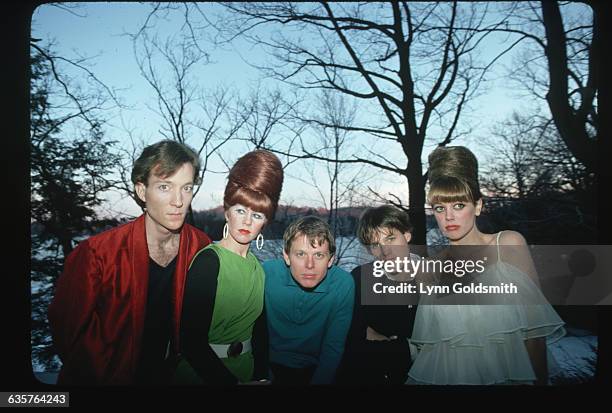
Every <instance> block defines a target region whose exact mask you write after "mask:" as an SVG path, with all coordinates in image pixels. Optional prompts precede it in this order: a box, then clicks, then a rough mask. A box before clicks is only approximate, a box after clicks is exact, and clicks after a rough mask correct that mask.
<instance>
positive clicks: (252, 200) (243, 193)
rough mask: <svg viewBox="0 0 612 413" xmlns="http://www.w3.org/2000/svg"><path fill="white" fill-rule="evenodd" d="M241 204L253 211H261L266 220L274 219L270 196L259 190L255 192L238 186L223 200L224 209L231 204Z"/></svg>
mask: <svg viewBox="0 0 612 413" xmlns="http://www.w3.org/2000/svg"><path fill="white" fill-rule="evenodd" d="M236 204H241V205H244V206H245V207H248V208H251V209H252V210H253V211H256V212H261V213H262V214H264V215H265V216H266V218H267V219H268V221H271V220H272V219H274V217H273V216H272V214H273V211H272V209H273V205H272V201H271V200H270V198H268V197H267V196H266V195H265V194H262V193H261V192H255V191H252V190H250V189H248V188H244V187H238V188H237V189H236V191H234V193H233V194H232V195H231V196H229V197H228V198H227V199H226V200H225V205H224V206H225V209H228V208H229V207H231V206H232V205H236Z"/></svg>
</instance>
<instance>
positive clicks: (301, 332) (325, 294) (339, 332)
mask: <svg viewBox="0 0 612 413" xmlns="http://www.w3.org/2000/svg"><path fill="white" fill-rule="evenodd" d="M263 268H264V271H265V273H266V283H265V307H266V318H267V322H268V333H269V346H270V361H271V362H274V363H278V364H282V365H284V366H287V367H293V368H302V367H307V366H312V365H316V366H317V367H316V370H315V372H314V375H313V377H312V381H311V383H312V384H328V383H331V382H332V381H333V379H334V376H335V374H336V369H337V368H338V364H340V360H341V359H342V354H343V352H344V344H345V341H346V335H347V333H348V330H349V327H350V325H351V318H352V314H353V303H354V297H355V285H354V281H353V277H351V275H350V274H349V273H348V272H346V271H344V270H343V269H341V268H339V267H337V266H335V265H334V266H332V267H331V268H330V269H329V270H328V271H327V275H326V276H325V278H324V279H323V281H321V283H320V284H319V285H317V286H316V287H315V288H314V289H313V290H311V291H307V290H304V289H303V288H302V287H300V285H299V284H298V283H297V282H295V280H294V279H293V277H292V276H291V272H290V270H289V267H288V266H287V265H286V264H285V261H283V260H270V261H266V262H264V264H263Z"/></svg>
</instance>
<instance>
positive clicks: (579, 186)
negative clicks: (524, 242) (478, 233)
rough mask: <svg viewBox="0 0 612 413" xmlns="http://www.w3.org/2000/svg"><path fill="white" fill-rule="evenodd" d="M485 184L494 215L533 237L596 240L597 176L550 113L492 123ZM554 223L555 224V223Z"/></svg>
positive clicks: (490, 214)
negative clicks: (572, 150)
mask: <svg viewBox="0 0 612 413" xmlns="http://www.w3.org/2000/svg"><path fill="white" fill-rule="evenodd" d="M488 143H489V144H490V147H489V151H490V156H489V157H488V158H487V161H486V162H485V163H484V164H483V165H485V166H484V168H483V171H482V172H483V173H482V174H481V176H482V178H483V179H482V180H481V183H482V186H483V188H484V190H483V192H484V193H485V195H487V197H486V211H487V213H486V214H485V215H487V216H488V217H489V218H491V219H493V220H495V221H497V222H498V224H499V225H497V227H496V228H492V229H491V230H497V229H499V228H503V227H508V226H510V227H512V228H517V229H519V228H520V229H521V230H522V231H523V232H524V233H525V236H528V237H529V239H530V241H531V242H536V243H541V242H559V240H558V237H559V233H558V228H560V227H562V228H564V230H565V231H564V237H565V240H566V241H568V242H577V243H578V242H584V241H588V240H589V239H590V241H591V242H594V241H595V235H596V230H595V228H596V225H595V222H596V215H595V212H594V210H593V204H594V203H595V201H596V200H595V199H594V191H593V185H594V177H593V175H592V174H591V173H589V172H588V171H587V169H586V167H585V166H584V165H583V164H582V163H581V162H580V161H578V160H577V159H576V158H574V157H573V156H568V153H569V150H568V149H567V147H566V146H565V143H564V142H563V140H562V139H561V137H560V136H559V133H558V131H557V129H556V128H555V126H554V124H553V122H552V120H551V119H547V118H546V117H544V116H541V115H539V114H537V113H536V114H532V115H529V116H527V115H519V114H518V113H514V114H513V115H512V117H511V118H509V119H508V120H507V121H505V122H503V123H502V124H500V125H498V126H497V127H495V128H493V131H492V138H491V139H490V140H489V142H488ZM552 223H554V225H551V224H552Z"/></svg>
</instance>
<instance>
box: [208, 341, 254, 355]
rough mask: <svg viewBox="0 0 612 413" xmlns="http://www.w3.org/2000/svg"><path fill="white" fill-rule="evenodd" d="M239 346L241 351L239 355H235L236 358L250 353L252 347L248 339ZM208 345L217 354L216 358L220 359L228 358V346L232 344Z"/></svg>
mask: <svg viewBox="0 0 612 413" xmlns="http://www.w3.org/2000/svg"><path fill="white" fill-rule="evenodd" d="M240 344H242V351H241V352H240V353H239V354H236V356H238V355H240V354H244V353H246V352H249V351H251V348H252V347H251V339H250V338H247V339H246V340H244V341H243V342H242V343H240ZM208 345H209V346H210V348H212V349H213V351H214V352H215V353H216V354H217V357H219V358H221V359H222V358H228V357H230V356H229V354H228V351H229V349H230V346H231V345H232V344H213V343H208Z"/></svg>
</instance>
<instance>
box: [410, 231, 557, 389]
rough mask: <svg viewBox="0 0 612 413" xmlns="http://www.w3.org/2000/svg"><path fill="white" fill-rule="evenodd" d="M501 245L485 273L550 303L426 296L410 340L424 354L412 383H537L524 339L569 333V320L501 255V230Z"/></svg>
mask: <svg viewBox="0 0 612 413" xmlns="http://www.w3.org/2000/svg"><path fill="white" fill-rule="evenodd" d="M497 245H498V261H497V263H496V264H494V265H492V266H491V267H489V268H488V269H487V270H486V272H485V273H483V274H482V275H483V276H486V277H490V278H489V280H490V281H491V283H492V284H496V283H497V284H499V283H501V282H505V283H514V284H515V285H517V287H518V290H519V291H523V292H524V291H528V294H527V295H530V296H531V297H523V299H524V301H525V302H528V303H534V302H543V303H545V304H525V305H516V304H513V305H509V304H500V305H436V304H435V300H436V299H437V298H436V297H435V296H433V295H432V296H426V297H423V298H422V301H421V303H420V304H419V306H418V308H417V313H416V319H415V324H414V329H413V333H412V338H411V340H410V342H411V344H412V345H413V346H416V348H417V349H418V353H417V355H416V357H415V359H414V362H413V365H412V367H411V369H410V372H409V373H408V376H409V378H408V381H407V382H406V383H407V384H442V385H444V384H446V385H486V384H532V383H533V382H534V381H535V380H536V375H535V372H534V370H533V368H532V366H531V362H530V359H529V354H528V353H527V349H526V347H525V344H524V341H525V340H527V339H531V338H537V337H546V343H547V344H551V343H553V342H555V341H557V340H558V339H560V338H561V337H563V336H564V335H565V329H564V328H563V325H564V322H563V320H561V318H560V317H559V315H558V314H557V312H556V311H555V310H554V309H553V308H552V306H551V305H550V304H549V303H548V302H547V301H546V299H545V298H544V296H543V295H542V293H541V291H540V290H539V288H538V287H537V286H536V285H535V284H534V283H533V281H532V280H531V279H530V278H529V276H527V275H526V274H524V273H523V272H521V271H520V270H519V269H517V268H516V267H514V266H512V265H510V264H507V263H504V262H503V261H500V260H499V234H498V237H497ZM491 277H492V278H491ZM496 278H497V279H496ZM538 295H539V296H540V297H538ZM534 297H535V298H534ZM515 299H516V298H515ZM534 299H538V301H532V300H534ZM423 300H427V301H425V302H423ZM547 353H548V354H549V355H550V351H549V352H547ZM549 360H550V359H549ZM552 362H553V363H554V361H552ZM549 367H550V366H549Z"/></svg>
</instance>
